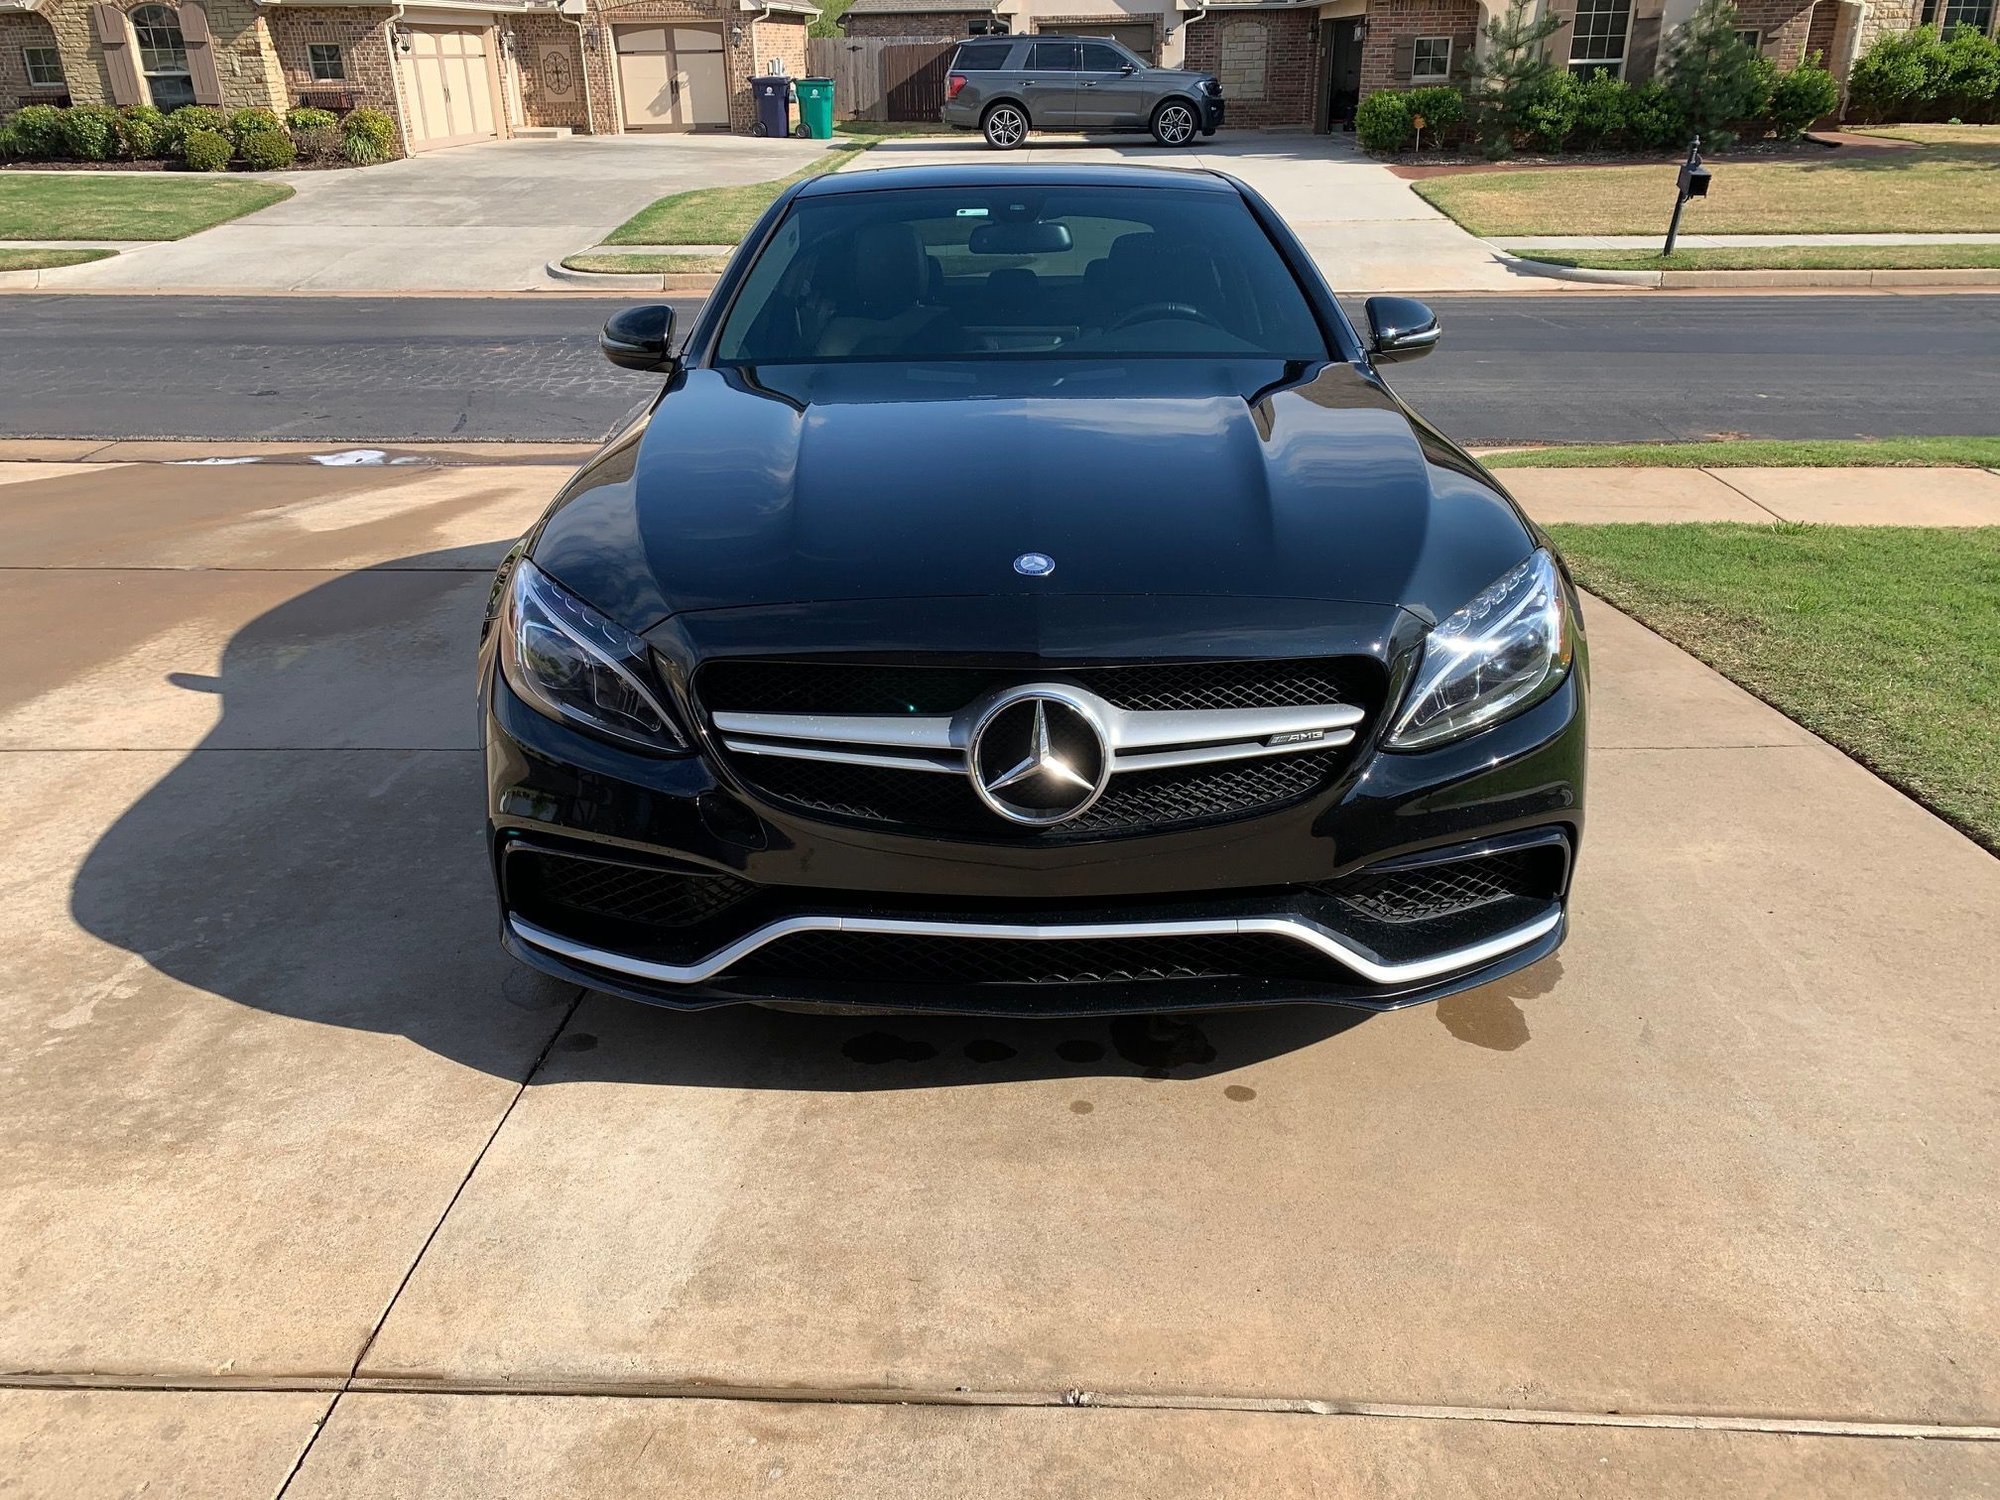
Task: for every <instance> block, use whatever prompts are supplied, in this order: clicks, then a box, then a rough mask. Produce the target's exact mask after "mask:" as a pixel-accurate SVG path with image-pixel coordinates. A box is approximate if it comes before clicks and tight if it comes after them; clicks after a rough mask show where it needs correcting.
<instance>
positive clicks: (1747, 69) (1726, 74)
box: [1665, 0, 1770, 150]
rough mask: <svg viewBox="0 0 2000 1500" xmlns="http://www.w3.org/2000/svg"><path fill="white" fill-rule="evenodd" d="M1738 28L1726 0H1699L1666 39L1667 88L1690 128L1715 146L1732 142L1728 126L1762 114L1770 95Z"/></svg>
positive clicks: (1762, 72) (1733, 9) (1738, 21)
mask: <svg viewBox="0 0 2000 1500" xmlns="http://www.w3.org/2000/svg"><path fill="white" fill-rule="evenodd" d="M1742 29H1743V18H1742V17H1741V16H1739V15H1738V14H1737V13H1736V7H1735V6H1734V5H1732V4H1731V3H1730V0H1701V4H1700V5H1698V6H1696V7H1695V12H1694V14H1693V15H1691V16H1689V17H1688V18H1687V20H1686V21H1685V22H1683V23H1682V24H1681V25H1679V26H1676V27H1675V28H1674V32H1673V35H1672V36H1670V37H1669V38H1668V39H1667V58H1666V68H1665V72H1666V79H1667V88H1668V90H1669V91H1670V92H1671V93H1672V94H1673V96H1674V98H1675V99H1676V100H1677V101H1678V102H1679V104H1680V107H1681V113H1682V114H1683V115H1685V116H1686V117H1687V123H1688V127H1689V129H1691V130H1693V131H1695V132H1696V133H1697V134H1699V135H1700V136H1701V138H1702V142H1703V144H1705V145H1708V146H1711V147H1714V148H1716V149H1718V150H1720V149H1723V148H1726V147H1728V146H1732V145H1734V144H1735V142H1736V137H1735V135H1734V134H1733V133H1732V132H1731V131H1730V129H1729V127H1730V126H1731V125H1734V124H1735V123H1737V122H1738V121H1739V120H1748V119H1752V118H1754V117H1756V116H1758V115H1761V114H1762V113H1763V111H1764V104H1765V101H1766V99H1767V98H1768V97H1769V88H1770V80H1769V78H1768V76H1767V74H1766V72H1765V70H1764V69H1763V68H1762V67H1760V66H1759V59H1758V56H1757V53H1756V52H1755V51H1754V50H1753V49H1752V48H1751V46H1750V44H1749V43H1748V42H1746V41H1744V40H1743V36H1742Z"/></svg>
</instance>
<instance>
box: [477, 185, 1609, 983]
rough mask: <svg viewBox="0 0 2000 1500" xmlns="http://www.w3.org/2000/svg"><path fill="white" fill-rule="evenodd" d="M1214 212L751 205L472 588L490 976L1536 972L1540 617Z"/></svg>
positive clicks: (981, 198)
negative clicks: (619, 421)
mask: <svg viewBox="0 0 2000 1500" xmlns="http://www.w3.org/2000/svg"><path fill="white" fill-rule="evenodd" d="M1368 319H1369V322H1370V324H1371V331H1370V336H1369V337H1368V339H1367V340H1366V341H1365V342H1364V341H1363V340H1362V339H1361V338H1360V337H1358V336H1357V334H1356V332H1355V330H1354V329H1353V327H1351V326H1350V324H1349V323H1348V321H1347V319H1346V318H1345V317H1344V316H1343V314H1342V312H1341V309H1340V307H1339V305H1338V304H1337V303H1336V301H1335V299H1334V297H1333V295H1332V293H1331V292H1330V291H1329V289H1328V287H1327V285H1326V283H1325V282H1324V280H1323V279H1322V278H1321V276H1320V274H1319V272H1318V271H1317V269H1316V268H1315V267H1314V265H1313V262H1312V261H1311V259H1310V258H1309V257H1308V256H1307V255H1306V253H1305V251H1304V250H1303V249H1302V248H1301V247H1300V246H1299V244H1298V242H1297V241H1296V240H1295V239H1294V238H1293V236H1292V234H1291V233H1290V232H1289V231H1288V230H1287V229H1286V227H1285V225H1284V224H1283V223H1282V222H1281V221H1280V220H1279V219H1278V218H1277V216H1276V215H1275V214H1274V213H1273V212H1272V210H1271V209H1270V207H1269V206H1268V205H1267V204H1265V203H1264V202H1263V201H1262V200H1261V199H1259V198H1258V196H1257V195H1256V194H1255V193H1254V192H1252V191H1251V190H1250V189H1248V188H1247V187H1245V186H1244V185H1243V184H1241V183H1239V182H1236V181H1233V180H1232V179H1230V178H1227V177H1223V176H1218V175H1213V174H1209V173H1202V172H1190V171H1179V170H1174V169H1169V168H1098V167H1058V168H1039V167H1030V168H1011V167H997V168H996V167H993V166H980V167H976V168H932V169H923V168H918V169H892V170H882V171H850V172H846V173H841V174H837V175H832V176H824V177H819V178H816V179H814V180H812V181H810V182H806V183H803V184H801V185H799V186H797V187H794V188H792V189H791V190H790V191H789V192H787V193H786V194H784V196H782V197H781V198H780V199H779V200H778V201H777V202H776V203H775V204H774V205H773V206H772V207H771V209H770V211H769V213H767V214H766V215H765V216H764V218H763V220H762V221H761V222H760V223H759V224H758V225H757V227H756V228H755V229H754V230H753V231H752V233H751V234H750V235H749V237H748V238H747V239H746V240H745V241H744V243H743V246H742V248H741V249H740V250H739V251H738V253H737V254H736V256H735V258H734V259H733V260H732V262H731V263H730V266H729V269H728V270H727V272H726V273H725V274H724V275H723V277H722V279H721V282H720V284H719V285H718V286H717V287H716V289H715V291H714V293H713V294H712V295H711V297H710V298H709V300H708V302H707V304H706V306H705V307H704V308H703V309H702V311H701V313H700V314H699V316H698V317H697V318H696V319H695V321H694V325H693V327H692V329H691V330H690V331H689V333H688V336H687V338H686V340H685V343H684V344H683V345H681V346H680V347H679V348H678V352H676V343H675V340H674V336H673V335H674V328H673V323H674V318H673V313H672V311H671V309H669V308H667V307H663V306H654V307H638V308H632V309H629V310H627V311H626V312H623V313H620V314H618V315H617V316H616V317H614V318H612V319H611V321H610V322H609V323H608V324H607V325H606V327H605V331H604V336H603V340H602V342H603V347H604V350H605V352H606V354H607V355H608V356H609V357H610V358H611V359H612V361H613V362H614V363H616V364H619V365H622V366H625V367H628V368H635V369H647V370H657V371H659V372H660V373H661V374H662V375H663V376H664V377H665V379H664V383H663V389H662V390H661V393H660V395H659V397H658V399H657V400H655V401H654V402H653V403H652V404H651V406H650V408H649V410H648V411H647V413H646V415H645V416H644V417H643V418H641V419H640V420H639V421H637V422H636V423H635V424H634V425H632V426H631V427H630V428H629V429H628V430H626V431H625V432H623V433H621V434H620V435H619V436H617V437H616V438H614V439H613V440H612V441H611V442H610V443H609V444H608V445H607V446H606V447H605V448H604V450H603V451H602V452H601V453H599V454H598V455H597V456H596V457H595V458H594V459H592V460H591V461H590V462H589V463H588V464H587V465H585V466H584V468H583V469H582V470H581V471H580V472H579V473H578V474H577V475H576V476H575V478H574V479H572V480H571V481H570V483H569V484H568V485H567V486H565V487H564V489H563V491H562V493H561V494H560V495H559V496H558V497H557V498H556V500H555V502H554V503H553V504H552V505H551V506H550V507H549V509H548V511H547V513H546V514H545V515H544V516H543V517H542V518H541V520H540V521H539V522H537V523H536V525H535V526H534V527H533V529H532V530H531V531H530V532H529V533H528V535H527V536H526V537H525V538H524V539H523V540H522V541H521V543H520V544H519V545H518V546H517V547H515V548H514V550H513V551H512V552H511V553H510V554H509V556H508V557H507V559H506V561H505V563H504V564H503V565H502V567H501V569H500V572H499V574H498V576H497V578H496V579H495V582H494V589H493V596H492V604H491V608H490V610H489V612H488V619H487V627H486V631H485V636H484V645H483V648H482V653H481V669H480V692H481V706H482V712H483V720H484V732H485V746H486V769H487V778H488V786H489V807H488V813H489V828H490V840H491V850H492V858H493V871H494V875H495V877H496V879H497V882H498V887H499V894H500V916H501V932H502V937H503V940H504V941H505V943H506V945H507V946H508V948H509V949H511V950H512V951H513V953H514V954H515V955H516V956H518V957H519V958H521V959H523V960H525V961H526V962H527V963H529V964H532V965H534V966H535V967H537V968H539V969H543V970H546V971H548V972H550V973H552V974H555V975H559V976H561V977H563V978H565V979H568V980H572V981H575V982H577V983H580V984H584V985H588V986H591V987H593V988H596V989H600V990H608V991H612V992H614V993H617V994H621V995H626V996H630V997H632V998H634V999H638V1000H646V1001H652V1002H656V1003H660V1004H666V1005H673V1006H682V1007H698V1006H710V1005H718V1004H726V1003H731V1002H739V1001H757V1002H770V1003H791V1004H807V1005H829V1006H865V1007H871V1008H891V1009H905V1010H937V1011H960V1012H985V1011H1005V1012H1016V1013H1028V1014H1046V1015H1068V1014H1076V1013H1080V1012H1094V1011H1118V1010H1134V1011H1160V1010H1170V1009H1176V1008H1184V1007H1190V1008H1192V1007H1199V1008H1212V1007H1221V1006H1236V1005H1258V1004H1272V1003H1279V1002H1290V1001H1321V1002H1329V1003H1334V1004H1339V1005H1347V1006H1359V1007H1364V1008H1369V1009H1389V1008H1393V1007H1396V1006H1401V1005H1408V1004H1412V1003H1415V1002H1418V1001H1423V1000H1429V999H1434V998H1436V997H1438V996H1440V995H1443V994H1447V993H1450V992H1452V991H1455V990H1460V989H1464V988H1467V987H1469V986H1472V985H1477V984H1482V983H1485V982H1487V981H1490V980H1493V979H1495V978H1498V977H1500V976H1502V975H1504V974H1506V973H1508V972H1510V971H1511V970H1514V969H1517V968H1520V967H1521V966H1523V965H1526V964H1529V963H1532V962H1533V961H1535V960H1536V959H1539V958H1541V957H1543V956H1544V955H1546V954H1548V953H1550V952H1551V951H1553V950H1554V949H1555V948H1556V946H1557V945H1558V944H1559V943H1560V942H1561V941H1562V939H1563V936H1564V930H1565V920H1566V915H1565V913H1566V906H1567V901H1568V897H1569V889H1570V872H1571V870H1572V868H1573V865H1574V862H1575V858H1576V851H1577V843H1578V837H1579V834H1580V832H1581V829H1582V820H1583V785H1584V709H1585V699H1586V696H1587V690H1586V687H1587V685H1586V672H1585V661H1584V644H1583V638H1582V634H1581V632H1580V629H1579V624H1578V616H1577V605H1576V597H1575V594H1574V592H1573V590H1572V588H1571V585H1570V583H1569V580H1568V579H1567V577H1566V576H1565V574H1564V571H1563V567H1562V564H1561V562H1560V560H1559V559H1558V558H1557V557H1556V556H1555V554H1554V552H1553V551H1552V550H1551V548H1550V546H1549V542H1548V539H1547V538H1546V537H1545V536H1543V535H1542V534H1541V533H1540V532H1539V531H1538V530H1537V529H1536V527H1535V526H1534V525H1533V523H1532V522H1530V521H1529V520H1528V519H1526V517H1524V516H1523V514H1522V513H1521V511H1520V510H1519V509H1518V508H1517V507H1516V506H1515V504H1514V503H1513V502H1512V501H1511V500H1510V499H1509V498H1508V496H1507V495H1506V493H1505V492H1504V491H1503V490H1502V489H1501V488H1500V487H1499V485H1498V484H1496V483H1495V482H1494V480H1493V478H1492V476H1490V475H1489V474H1487V473H1486V472H1485V471H1484V470H1483V469H1482V468H1481V467H1480V466H1479V464H1478V463H1476V462H1475V461H1473V460H1472V459H1471V458H1469V457H1468V456H1467V455H1466V454H1465V453H1464V452H1463V451H1461V450H1460V449H1459V448H1457V447H1455V446H1454V445H1453V444H1452V443H1451V442H1450V441H1449V440H1448V439H1447V438H1445V437H1443V436H1442V435H1441V434H1439V433H1438V432H1437V431H1436V430H1434V429H1433V428H1431V427H1430V426H1428V425H1427V424H1426V423H1425V422H1424V421H1423V420H1422V418H1420V417H1418V416H1417V415H1415V414H1414V413H1413V412H1411V411H1410V410H1409V409H1408V408H1407V407H1405V406H1404V405H1403V404H1402V403H1401V402H1400V401H1399V400H1398V399H1397V397H1396V396H1395V394H1394V393H1393V392H1392V391H1391V390H1390V389H1389V387H1388V386H1387V385H1386V384H1385V383H1384V381H1383V379H1382V376H1381V374H1380V367H1381V366H1383V365H1384V364H1386V363H1389V362H1392V361H1395V360H1401V359H1407V358H1410V357H1412V356H1414V355H1418V354H1422V353H1424V352H1426V351H1427V350H1428V349H1429V348H1430V346H1431V345H1432V344H1433V343H1435V342H1436V340H1437V337H1438V328H1437V323H1436V321H1435V319H1434V318H1433V317H1432V315H1431V313H1430V311H1429V309H1427V308H1425V307H1424V306H1422V305H1421V304H1420V303H1415V302H1410V301H1407V300H1403V299H1399V298H1376V299H1374V300H1373V301H1371V302H1370V303H1369V304H1368Z"/></svg>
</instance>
